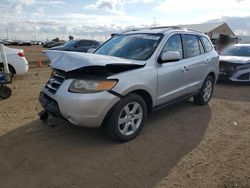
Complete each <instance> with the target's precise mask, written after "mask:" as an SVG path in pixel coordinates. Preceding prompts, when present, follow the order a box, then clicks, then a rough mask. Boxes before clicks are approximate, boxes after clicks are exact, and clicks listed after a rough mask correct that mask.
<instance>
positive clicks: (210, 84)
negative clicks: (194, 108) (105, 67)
mask: <svg viewBox="0 0 250 188" xmlns="http://www.w3.org/2000/svg"><path fill="white" fill-rule="evenodd" d="M213 91H214V78H213V77H212V76H208V77H207V78H206V79H205V81H204V83H203V85H202V87H201V90H200V92H199V93H198V94H197V95H195V96H194V102H195V103H196V104H198V105H206V104H208V103H209V101H210V99H211V97H212V95H213Z"/></svg>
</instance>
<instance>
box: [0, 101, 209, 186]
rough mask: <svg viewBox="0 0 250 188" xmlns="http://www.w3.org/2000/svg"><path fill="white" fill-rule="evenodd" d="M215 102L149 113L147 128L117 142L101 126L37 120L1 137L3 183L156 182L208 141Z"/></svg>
mask: <svg viewBox="0 0 250 188" xmlns="http://www.w3.org/2000/svg"><path fill="white" fill-rule="evenodd" d="M210 118H211V109H210V107H209V106H196V105H194V104H193V103H191V102H189V101H185V102H181V103H179V104H176V105H175V106H170V107H168V108H164V109H161V110H158V111H156V112H154V113H153V114H151V115H149V117H148V121H147V123H146V125H145V128H144V130H143V131H142V133H141V134H140V135H139V136H138V137H137V138H136V139H134V140H132V141H130V142H127V143H123V144H121V143H115V142H113V141H111V140H109V139H108V138H106V137H105V136H104V135H103V134H102V131H101V130H100V129H87V128H81V127H76V126H72V125H70V124H69V123H65V122H64V123H61V124H60V125H59V126H57V127H55V128H51V127H48V126H46V125H45V124H44V123H43V122H42V121H40V120H34V121H33V122H30V123H28V124H26V125H23V126H21V127H19V128H17V129H15V130H13V131H11V132H9V133H6V134H5V135H3V136H1V137H0V165H1V168H0V177H1V178H0V184H1V185H2V187H26V188H28V187H126V188H127V187H143V188H146V187H154V186H155V185H156V184H157V183H158V182H160V181H161V180H162V179H163V178H164V177H166V176H167V174H168V173H169V172H170V170H171V169H172V168H173V167H175V165H176V164H177V163H178V162H179V161H180V160H181V159H182V158H183V157H184V156H185V155H187V154H188V153H189V152H191V151H192V150H193V149H194V148H196V147H197V145H198V144H199V143H200V142H201V141H202V139H203V137H204V134H205V133H206V130H207V127H208V126H209V122H210Z"/></svg>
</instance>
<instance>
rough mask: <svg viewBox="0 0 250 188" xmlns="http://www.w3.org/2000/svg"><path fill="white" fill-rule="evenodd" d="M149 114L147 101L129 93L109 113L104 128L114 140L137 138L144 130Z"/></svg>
mask: <svg viewBox="0 0 250 188" xmlns="http://www.w3.org/2000/svg"><path fill="white" fill-rule="evenodd" d="M146 116H147V105H146V103H145V101H144V100H143V99H142V98H141V97H140V96H139V95H136V94H129V95H127V96H126V97H124V98H123V99H122V100H121V101H119V102H118V103H117V104H116V105H115V106H114V107H113V109H112V110H111V112H110V113H109V115H108V117H107V120H106V121H105V122H104V125H103V128H104V132H105V134H106V135H107V136H108V137H110V138H111V139H113V140H116V141H120V142H125V141H129V140H132V139H133V138H135V137H136V136H137V135H138V134H139V133H140V132H141V130H142V128H143V126H144V122H145V120H146Z"/></svg>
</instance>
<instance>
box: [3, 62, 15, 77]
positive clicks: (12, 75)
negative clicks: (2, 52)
mask: <svg viewBox="0 0 250 188" xmlns="http://www.w3.org/2000/svg"><path fill="white" fill-rule="evenodd" d="M0 69H3V63H0ZM9 70H10V76H11V78H13V77H14V75H15V74H16V71H15V69H14V68H13V67H12V66H11V65H10V64H9Z"/></svg>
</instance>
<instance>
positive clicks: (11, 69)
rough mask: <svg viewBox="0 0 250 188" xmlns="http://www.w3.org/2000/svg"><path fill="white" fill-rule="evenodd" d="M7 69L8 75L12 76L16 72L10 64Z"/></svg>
mask: <svg viewBox="0 0 250 188" xmlns="http://www.w3.org/2000/svg"><path fill="white" fill-rule="evenodd" d="M9 70H10V76H11V78H13V77H14V75H15V74H16V71H15V69H14V68H13V67H12V66H10V65H9Z"/></svg>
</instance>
